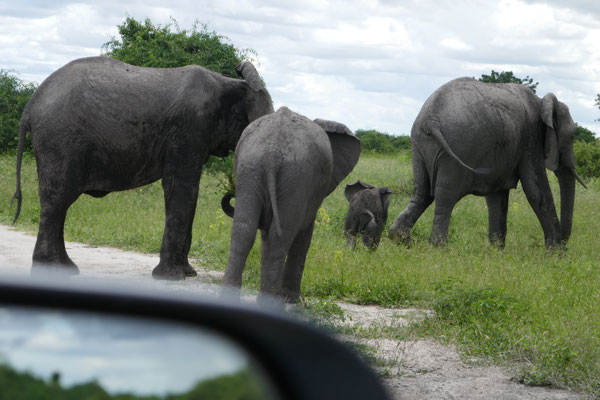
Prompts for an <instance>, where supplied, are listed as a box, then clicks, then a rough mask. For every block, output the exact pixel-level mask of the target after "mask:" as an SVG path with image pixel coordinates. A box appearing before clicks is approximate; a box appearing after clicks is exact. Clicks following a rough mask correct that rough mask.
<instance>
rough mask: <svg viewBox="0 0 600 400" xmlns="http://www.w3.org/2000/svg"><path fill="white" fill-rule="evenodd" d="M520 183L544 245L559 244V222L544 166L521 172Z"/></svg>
mask: <svg viewBox="0 0 600 400" xmlns="http://www.w3.org/2000/svg"><path fill="white" fill-rule="evenodd" d="M521 185H522V186H523V191H524V192H525V196H527V200H528V201H529V204H530V205H531V208H533V211H534V212H535V215H536V216H537V217H538V220H539V221H540V224H541V225H542V229H543V230H544V241H545V243H546V246H547V247H551V246H559V245H560V244H561V235H560V223H559V221H558V216H557V214H556V207H555V206H554V199H553V197H552V191H551V189H550V184H549V183H548V179H547V178H546V170H545V169H544V167H543V166H542V167H541V168H537V169H533V170H531V171H527V172H526V174H523V175H522V176H521Z"/></svg>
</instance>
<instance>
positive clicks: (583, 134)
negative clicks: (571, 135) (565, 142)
mask: <svg viewBox="0 0 600 400" xmlns="http://www.w3.org/2000/svg"><path fill="white" fill-rule="evenodd" d="M575 127H576V128H577V132H576V133H575V140H576V141H580V142H587V143H590V142H594V141H595V140H596V134H595V133H594V132H592V131H590V130H589V129H587V128H584V127H583V126H579V125H578V124H577V123H575Z"/></svg>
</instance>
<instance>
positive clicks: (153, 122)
mask: <svg viewBox="0 0 600 400" xmlns="http://www.w3.org/2000/svg"><path fill="white" fill-rule="evenodd" d="M237 71H238V72H239V73H240V75H241V76H242V77H244V78H245V79H243V80H241V79H233V78H228V77H225V76H222V75H220V74H218V73H215V72H212V71H209V70H207V69H205V68H202V67H200V66H196V65H194V66H187V67H181V68H141V67H135V66H132V65H129V64H125V63H123V62H121V61H117V60H115V59H112V58H108V57H92V58H84V59H79V60H75V61H73V62H71V63H69V64H67V65H65V66H64V67H62V68H60V69H59V70H57V71H56V72H54V73H53V74H52V75H50V76H49V77H48V78H47V79H46V80H45V81H44V82H43V83H42V85H41V86H40V87H39V88H38V89H37V90H36V92H35V93H34V95H33V96H32V98H31V100H30V101H29V103H27V106H26V107H25V110H24V112H23V116H22V118H21V126H20V131H19V150H18V156H17V190H16V192H15V196H14V198H16V199H17V200H18V204H17V214H16V216H15V221H16V219H17V218H18V216H19V211H20V208H21V182H20V181H21V178H20V176H21V160H22V154H23V146H24V143H25V134H26V132H27V131H30V132H31V141H32V143H33V148H34V150H35V155H36V161H37V170H38V178H39V197H40V206H41V210H40V225H39V232H38V236H37V242H36V244H35V249H34V251H33V266H32V273H33V272H36V271H41V270H47V269H49V268H50V269H56V270H59V271H62V272H66V273H68V274H77V273H78V272H79V269H78V268H77V266H76V265H75V264H74V263H73V261H71V259H70V258H69V256H68V255H67V252H66V250H65V244H64V239H63V230H64V223H65V217H66V214H67V209H68V208H69V206H70V205H71V204H72V203H73V202H74V201H75V200H76V199H77V198H78V197H79V196H80V195H81V194H82V193H85V194H88V195H91V196H94V197H103V196H106V195H107V194H108V193H110V192H113V191H119V190H126V189H131V188H135V187H138V186H142V185H147V184H149V183H151V182H154V181H156V180H158V179H161V178H162V187H163V190H164V198H165V208H166V219H165V230H164V235H163V241H162V246H161V249H160V262H159V264H158V265H157V266H156V267H155V268H154V270H153V271H152V275H153V276H154V277H155V278H158V279H184V278H185V277H186V276H194V275H196V272H195V271H194V269H193V268H192V267H191V266H190V264H189V262H188V257H187V256H188V252H189V249H190V243H191V238H192V221H193V218H194V212H195V208H196V199H197V196H198V184H199V181H200V175H201V172H202V166H203V164H204V163H205V162H206V160H207V159H208V157H209V156H210V155H215V156H226V155H227V154H228V152H229V151H230V150H233V149H234V148H235V146H236V144H237V141H238V139H239V137H240V135H241V133H242V131H243V130H244V128H245V127H246V126H247V125H248V124H249V123H250V122H252V121H254V120H255V119H257V118H259V117H261V116H263V115H265V114H269V113H272V112H273V105H272V102H271V98H270V96H269V94H268V93H267V90H266V89H265V87H264V85H263V83H262V81H261V78H260V76H259V75H258V73H257V72H256V69H255V68H254V66H253V65H252V64H250V63H248V62H243V63H241V64H240V65H239V66H238V67H237Z"/></svg>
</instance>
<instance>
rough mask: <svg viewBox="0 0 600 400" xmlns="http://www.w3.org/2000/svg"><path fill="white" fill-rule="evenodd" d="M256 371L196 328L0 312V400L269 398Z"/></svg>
mask: <svg viewBox="0 0 600 400" xmlns="http://www.w3.org/2000/svg"><path fill="white" fill-rule="evenodd" d="M258 371H260V366H258V365H256V363H255V362H253V360H252V359H251V357H250V356H249V355H248V354H247V353H246V352H245V351H244V350H242V349H241V348H240V347H238V346H237V345H235V344H234V343H233V342H231V341H229V340H227V339H226V338H224V337H221V336H219V335H218V334H217V333H214V332H212V331H210V330H202V329H199V328H198V327H196V326H191V325H184V324H176V323H172V322H169V323H166V322H162V321H157V320H148V319H138V318H131V317H122V316H113V315H104V314H93V313H84V312H72V311H66V310H46V309H33V308H24V307H0V399H13V400H15V399H51V398H52V399H54V398H56V399H59V398H81V399H83V398H95V399H96V398H97V399H116V398H119V399H142V398H143V399H178V400H183V399H188V398H190V399H191V398H194V399H196V398H209V399H217V400H218V399H238V398H239V399H241V398H243V399H275V398H276V396H275V395H274V391H273V389H272V386H271V385H270V384H269V383H268V382H267V380H266V379H265V377H264V375H261V374H260V372H258ZM4 391H7V392H6V393H5V392H4ZM42 394H43V396H45V397H40V396H41V395H42Z"/></svg>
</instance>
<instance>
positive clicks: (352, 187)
mask: <svg viewBox="0 0 600 400" xmlns="http://www.w3.org/2000/svg"><path fill="white" fill-rule="evenodd" d="M374 187H375V186H371V185H369V184H368V183H364V182H361V181H356V182H354V183H349V184H347V185H346V189H344V196H346V199H348V201H350V200H351V199H352V197H354V195H355V194H356V193H358V192H360V191H362V190H365V189H373V188H374Z"/></svg>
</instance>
